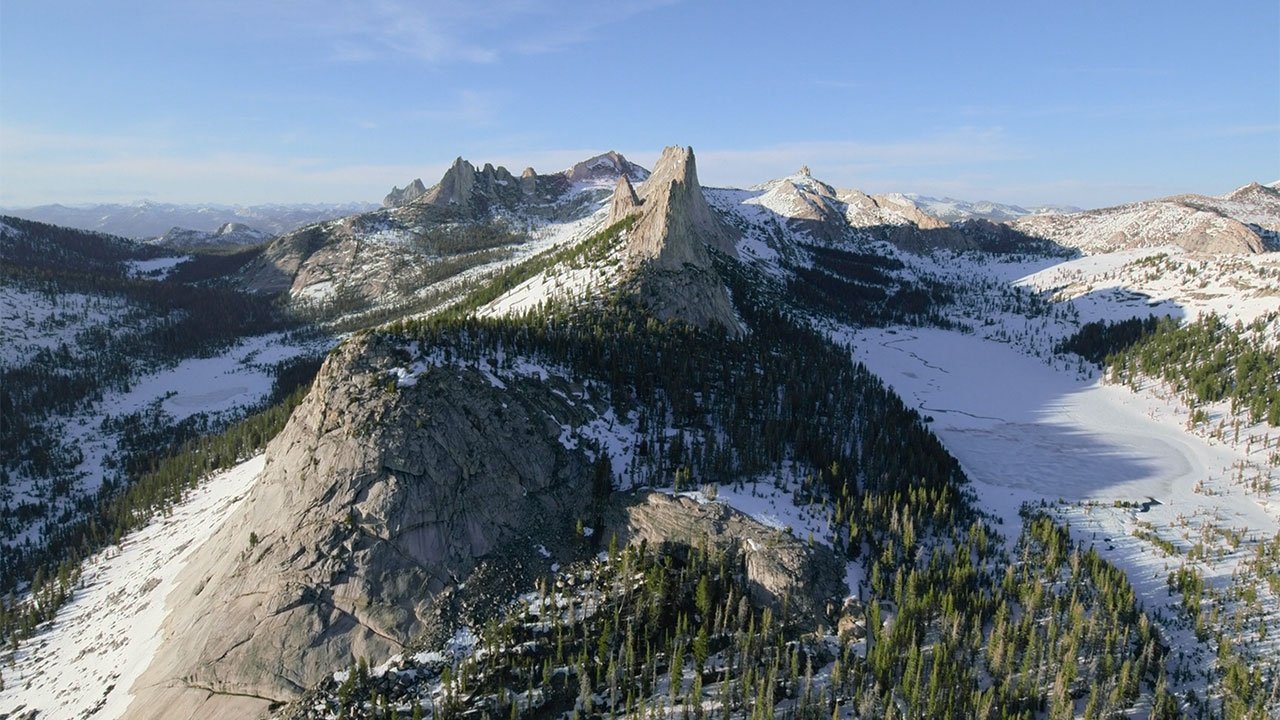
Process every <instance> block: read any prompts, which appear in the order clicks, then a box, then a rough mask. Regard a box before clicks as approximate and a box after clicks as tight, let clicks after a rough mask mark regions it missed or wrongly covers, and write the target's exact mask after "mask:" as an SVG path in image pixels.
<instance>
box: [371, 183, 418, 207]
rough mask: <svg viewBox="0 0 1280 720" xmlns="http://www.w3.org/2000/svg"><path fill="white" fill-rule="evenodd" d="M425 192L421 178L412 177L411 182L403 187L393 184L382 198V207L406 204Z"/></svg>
mask: <svg viewBox="0 0 1280 720" xmlns="http://www.w3.org/2000/svg"><path fill="white" fill-rule="evenodd" d="M426 194H427V188H426V186H425V185H423V184H422V178H414V179H413V182H411V183H409V184H408V185H406V186H404V188H403V189H401V188H399V187H394V186H393V187H392V188H391V192H389V193H387V196H386V197H384V198H382V207H388V208H391V207H401V206H404V205H408V204H409V203H411V202H413V201H414V200H417V199H418V198H420V197H422V196H423V195H426Z"/></svg>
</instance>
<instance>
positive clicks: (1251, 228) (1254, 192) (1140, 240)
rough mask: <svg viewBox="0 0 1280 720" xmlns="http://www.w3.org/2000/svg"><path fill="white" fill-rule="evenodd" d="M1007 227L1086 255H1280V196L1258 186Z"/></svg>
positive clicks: (1021, 221)
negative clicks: (1171, 250)
mask: <svg viewBox="0 0 1280 720" xmlns="http://www.w3.org/2000/svg"><path fill="white" fill-rule="evenodd" d="M1010 227H1012V228H1014V229H1015V230H1018V231H1020V232H1023V233H1026V234H1028V235H1032V236H1035V237H1040V238H1044V239H1047V240H1052V241H1053V242H1056V243H1058V244H1060V245H1063V246H1066V247H1071V248H1076V249H1079V250H1081V251H1084V252H1087V253H1105V252H1113V251H1116V250H1128V249H1135V248H1146V247H1158V246H1161V245H1177V246H1179V247H1181V248H1183V249H1185V250H1189V251H1192V252H1206V253H1246V254H1254V253H1261V252H1267V251H1268V250H1274V249H1280V243H1277V238H1278V233H1280V191H1277V190H1276V189H1274V188H1270V187H1267V186H1265V185H1259V184H1258V183H1252V184H1250V185H1246V186H1245V187H1242V188H1240V189H1238V190H1236V191H1234V192H1232V193H1229V194H1227V195H1223V196H1219V197H1210V196H1205V195H1175V196H1173V197H1168V198H1162V199H1159V200H1148V201H1144V202H1137V203H1129V204H1126V205H1118V206H1115V207H1109V208H1102V209H1098V210H1088V211H1085V212H1079V213H1070V214H1058V215H1035V216H1028V217H1024V218H1021V219H1019V220H1017V221H1015V222H1013V223H1011V224H1010Z"/></svg>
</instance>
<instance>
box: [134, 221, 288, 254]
mask: <svg viewBox="0 0 1280 720" xmlns="http://www.w3.org/2000/svg"><path fill="white" fill-rule="evenodd" d="M270 239H271V234H270V233H265V232H262V231H261V230H256V229H254V228H251V227H249V226H248V225H245V224H243V223H230V222H229V223H226V224H225V225H223V226H222V227H220V228H218V229H217V230H215V231H213V232H205V231H203V230H190V229H187V228H181V227H173V228H169V230H168V231H167V232H166V233H165V234H164V235H161V236H160V237H157V238H153V239H151V240H148V242H150V243H151V244H153V245H161V246H164V247H168V248H174V249H186V248H198V247H209V246H221V247H227V246H234V245H257V244H259V243H263V242H266V241H267V240H270Z"/></svg>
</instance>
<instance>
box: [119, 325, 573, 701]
mask: <svg viewBox="0 0 1280 720" xmlns="http://www.w3.org/2000/svg"><path fill="white" fill-rule="evenodd" d="M398 353H399V351H398V350H397V348H396V347H394V346H391V345H389V344H388V341H386V340H382V339H378V338H357V339H355V340H353V341H350V342H348V343H347V344H346V345H344V346H343V347H342V348H340V349H339V350H337V351H335V352H334V353H333V354H332V355H331V356H330V358H329V359H328V360H327V361H326V363H325V366H324V367H323V368H322V370H321V372H320V374H319V376H318V377H317V380H316V384H315V386H314V388H313V390H312V392H311V393H310V395H309V396H308V397H307V399H306V400H305V401H304V402H303V403H302V404H301V405H300V406H299V407H298V409H297V410H296V411H295V412H294V414H293V416H292V417H291V418H290V420H289V423H288V425H287V426H286V428H285V430H284V431H283V432H282V433H281V434H280V435H279V436H278V437H277V438H276V439H275V440H273V441H272V442H271V444H270V446H269V447H268V450H267V462H266V467H265V469H264V471H263V475H262V476H261V477H260V478H259V480H258V482H257V484H256V485H255V486H254V488H253V490H252V491H251V493H250V495H249V497H248V498H247V499H246V500H245V501H244V503H243V505H242V506H241V507H240V508H239V509H238V510H237V512H236V513H235V515H233V516H232V517H231V518H230V519H229V520H228V521H227V522H226V523H225V524H224V525H223V527H222V528H220V529H219V531H218V532H217V534H215V535H214V536H213V537H212V538H211V539H210V540H209V541H208V542H207V543H206V544H205V545H203V546H202V547H200V548H199V549H198V550H197V551H196V552H195V554H194V556H193V557H192V559H191V561H190V562H189V563H188V565H187V567H186V569H185V570H184V572H183V575H182V576H181V578H180V580H179V585H178V587H177V589H176V590H175V591H174V594H173V595H171V596H170V598H169V599H168V605H169V607H170V608H171V611H170V615H169V619H168V621H167V623H166V626H165V635H164V640H163V642H162V644H161V647H160V650H159V651H158V653H157V655H156V656H155V658H154V660H153V662H152V664H151V666H150V667H149V669H148V670H147V671H146V673H145V674H144V675H143V676H142V677H141V679H140V680H139V681H138V683H137V684H136V685H135V688H134V693H135V700H134V702H133V704H132V705H131V706H130V708H129V712H128V715H127V716H128V717H130V718H157V719H158V718H166V719H168V718H206V717H251V716H254V715H258V714H261V713H262V712H264V711H265V710H266V709H267V708H268V707H269V706H270V705H272V704H273V703H277V702H284V701H289V700H292V699H293V698H295V697H297V696H298V695H299V694H300V693H301V692H303V691H304V690H305V689H306V688H308V687H310V686H312V685H314V684H315V683H316V682H318V681H319V680H321V679H322V678H323V677H324V676H325V675H327V674H328V673H331V672H333V671H334V669H335V668H341V667H346V666H349V665H350V664H351V663H352V662H353V661H354V660H355V659H356V658H358V657H359V656H367V657H370V658H375V657H386V656H388V655H389V654H392V653H395V652H397V651H399V650H400V649H401V648H402V646H403V644H404V643H407V642H409V641H410V640H412V639H414V638H415V637H417V636H419V635H420V634H422V633H424V632H429V631H431V630H432V629H433V624H435V623H439V622H442V620H441V618H442V617H443V614H444V613H445V612H446V609H447V606H448V605H449V598H450V597H451V596H452V593H455V592H456V586H458V585H460V584H461V583H462V582H464V581H465V580H467V579H468V577H469V576H470V574H471V573H473V571H476V569H477V568H478V567H480V566H482V565H484V564H486V563H501V562H504V561H505V558H507V557H508V556H509V555H511V554H515V549H514V548H512V547H511V546H512V545H515V546H516V547H517V548H518V547H525V546H528V545H529V538H530V537H539V536H545V535H546V533H549V532H555V531H557V530H561V531H563V532H564V533H565V534H569V533H570V532H571V528H572V526H573V522H574V519H575V518H576V517H580V516H581V515H582V512H583V510H584V508H585V506H586V503H588V502H590V501H591V498H590V492H589V491H584V488H588V487H590V485H589V480H588V478H589V464H588V462H587V460H586V459H585V457H584V456H583V455H582V454H581V452H580V451H576V450H572V451H571V450H568V449H566V448H565V447H564V446H563V445H562V444H561V443H560V442H559V435H560V433H561V428H560V426H559V425H558V424H557V422H556V421H557V420H559V421H560V422H569V423H578V422H582V421H583V418H582V417H578V415H581V414H582V413H583V412H586V411H585V410H583V409H582V408H579V407H575V406H573V405H571V404H569V403H568V402H567V401H566V400H565V399H564V398H563V396H562V395H557V394H555V393H553V392H552V391H551V389H550V388H549V387H548V386H546V385H544V384H543V383H535V382H530V383H528V386H527V387H526V385H525V384H520V385H518V386H511V387H509V388H508V389H507V390H505V391H500V390H499V389H497V388H495V387H493V385H491V384H490V382H489V381H488V380H487V379H486V378H485V377H484V376H483V375H481V374H480V373H479V372H478V371H476V370H474V369H471V368H464V367H460V366H455V365H445V366H440V367H435V368H431V369H429V370H427V371H425V372H424V373H423V374H422V375H421V376H420V377H418V379H417V382H416V383H415V384H413V385H411V386H407V387H397V386H396V383H395V382H394V381H393V378H394V377H395V376H394V375H392V374H390V370H391V369H392V368H393V367H396V366H397V365H399V364H400V363H403V362H405V358H404V357H402V356H400V355H399V354H398ZM517 541H518V542H517Z"/></svg>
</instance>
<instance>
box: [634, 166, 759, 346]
mask: <svg viewBox="0 0 1280 720" xmlns="http://www.w3.org/2000/svg"><path fill="white" fill-rule="evenodd" d="M619 191H621V195H622V197H618V195H619ZM614 194H615V200H616V202H614V203H611V205H610V208H611V216H610V221H611V222H616V221H617V220H619V219H621V218H614V217H613V216H612V210H613V209H614V208H618V209H619V210H620V211H621V210H623V209H625V208H626V206H627V205H628V203H630V202H631V199H630V198H627V197H626V186H625V185H621V184H620V185H619V186H618V187H617V188H615V193H614ZM636 199H638V200H640V201H641V205H640V212H639V214H638V219H637V220H636V221H635V225H634V226H633V227H632V228H631V230H630V232H629V233H628V235H627V239H626V246H625V247H626V251H625V252H626V257H627V263H628V265H629V266H630V267H631V268H632V270H633V271H634V272H635V274H636V275H635V276H636V278H637V282H636V290H637V295H638V297H639V298H640V299H641V301H642V302H643V303H644V304H645V305H646V306H647V307H648V308H649V310H650V311H651V312H652V313H653V314H654V315H656V316H657V317H658V318H660V319H664V320H665V319H668V318H679V319H682V320H684V321H686V322H690V323H693V324H695V325H699V326H702V327H706V326H710V325H721V326H723V327H724V328H726V329H727V330H728V331H729V332H730V333H731V334H735V335H736V334H739V333H741V332H742V326H741V323H740V321H739V320H738V318H737V315H736V313H735V312H734V310H733V303H732V302H731V301H730V300H729V294H728V291H727V290H726V289H725V287H724V284H723V282H722V281H721V280H720V276H719V275H718V274H717V273H716V271H715V268H714V267H713V264H712V261H711V254H710V253H709V252H708V250H707V248H708V247H712V248H715V249H716V250H719V251H720V252H723V253H725V254H726V255H729V256H731V257H735V258H736V257H737V248H736V239H737V238H736V237H735V234H734V232H733V231H732V230H730V229H729V227H728V226H727V225H725V223H724V222H723V221H722V220H721V219H720V217H719V216H718V215H716V214H715V212H714V211H713V210H712V209H711V206H710V205H708V204H707V199H706V197H704V196H703V194H702V186H701V185H699V184H698V169H697V162H696V160H695V158H694V155H693V149H692V148H682V147H668V148H666V149H665V150H663V151H662V156H661V157H660V158H659V159H658V162H657V164H655V165H654V168H653V172H652V174H651V175H650V176H649V179H648V180H646V181H645V182H644V184H643V185H642V186H641V189H640V193H639V195H638V197H637V198H636ZM627 214H634V209H632V210H631V211H629V212H627Z"/></svg>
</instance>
